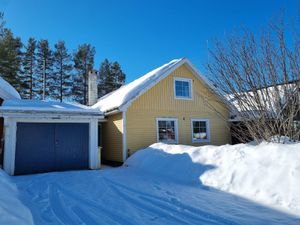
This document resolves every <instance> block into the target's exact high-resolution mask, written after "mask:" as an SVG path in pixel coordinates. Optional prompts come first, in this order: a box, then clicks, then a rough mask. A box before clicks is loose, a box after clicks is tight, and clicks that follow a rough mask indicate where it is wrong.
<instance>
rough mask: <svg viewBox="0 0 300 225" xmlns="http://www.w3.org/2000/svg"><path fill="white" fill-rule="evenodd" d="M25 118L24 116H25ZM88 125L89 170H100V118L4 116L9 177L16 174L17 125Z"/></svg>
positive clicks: (6, 164)
mask: <svg viewBox="0 0 300 225" xmlns="http://www.w3.org/2000/svg"><path fill="white" fill-rule="evenodd" d="M23 116H24V115H23ZM18 122H28V123H88V124H89V168H90V169H99V168H100V158H99V154H98V127H97V125H98V118H74V117H68V118H64V117H60V118H55V119H54V118H49V117H48V118H46V117H45V118H28V117H16V118H12V117H6V116H4V136H5V146H4V161H3V166H4V170H5V171H6V172H7V173H8V174H9V175H14V172H15V155H16V142H17V140H16V133H17V123H18Z"/></svg>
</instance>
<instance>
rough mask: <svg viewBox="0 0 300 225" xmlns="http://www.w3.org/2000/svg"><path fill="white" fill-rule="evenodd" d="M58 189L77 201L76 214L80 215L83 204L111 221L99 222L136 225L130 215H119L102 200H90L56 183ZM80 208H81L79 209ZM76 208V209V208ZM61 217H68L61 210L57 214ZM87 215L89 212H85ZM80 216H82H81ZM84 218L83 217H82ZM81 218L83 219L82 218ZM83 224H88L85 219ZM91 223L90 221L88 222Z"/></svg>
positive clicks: (97, 214) (65, 195) (85, 207)
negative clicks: (107, 207) (104, 204)
mask: <svg viewBox="0 0 300 225" xmlns="http://www.w3.org/2000/svg"><path fill="white" fill-rule="evenodd" d="M56 189H57V190H58V191H60V193H63V196H64V197H67V198H69V199H71V200H72V201H73V202H76V203H77V204H76V205H77V206H78V207H77V208H76V207H75V208H74V207H73V212H74V213H76V216H79V215H78V213H82V212H83V211H82V209H81V207H80V206H82V207H83V208H84V209H88V208H89V209H90V211H94V212H95V211H96V214H95V215H96V216H97V217H100V218H107V219H108V220H109V221H110V222H107V221H99V222H98V224H101V223H103V222H104V223H106V224H120V225H121V224H126V225H127V224H128V225H134V224H133V223H132V222H131V221H132V219H131V218H129V217H125V216H120V215H118V214H117V213H116V212H112V211H110V210H108V209H106V208H105V207H103V206H102V205H101V204H103V203H102V202H96V201H92V200H89V199H87V198H84V197H81V196H80V195H78V194H77V193H76V194H75V193H73V192H72V191H71V190H68V189H66V188H63V187H61V186H59V185H56ZM60 208H61V210H62V211H64V208H62V207H60ZM78 208H80V209H81V210H80V209H78ZM74 209H75V210H74ZM57 215H58V216H59V217H61V218H62V219H64V220H65V219H66V217H65V216H64V214H62V213H61V212H60V213H58V214H57ZM85 215H87V214H85ZM88 216H89V217H91V216H90V215H88ZM79 217H80V216H79ZM81 217H82V214H81ZM82 219H83V218H82ZM82 219H81V220H82ZM84 220H90V221H92V218H87V217H85V218H84ZM65 224H78V222H77V223H74V222H71V223H69V222H67V223H65ZM81 224H86V223H85V221H82V223H81ZM87 224H89V223H87Z"/></svg>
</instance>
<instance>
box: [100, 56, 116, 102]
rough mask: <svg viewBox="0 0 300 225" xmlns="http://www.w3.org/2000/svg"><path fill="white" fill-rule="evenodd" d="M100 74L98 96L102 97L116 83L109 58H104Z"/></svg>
mask: <svg viewBox="0 0 300 225" xmlns="http://www.w3.org/2000/svg"><path fill="white" fill-rule="evenodd" d="M98 76H99V82H98V97H102V96H104V95H106V94H107V93H109V92H110V90H112V89H113V87H112V85H113V83H114V80H113V77H112V75H111V69H110V62H109V61H108V59H104V61H103V62H102V63H101V65H100V69H99V73H98Z"/></svg>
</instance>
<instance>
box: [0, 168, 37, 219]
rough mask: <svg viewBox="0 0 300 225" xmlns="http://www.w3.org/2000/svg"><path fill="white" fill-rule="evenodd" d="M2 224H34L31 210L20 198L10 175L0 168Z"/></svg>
mask: <svg viewBox="0 0 300 225" xmlns="http://www.w3.org/2000/svg"><path fill="white" fill-rule="evenodd" d="M0 193H1V194H0V224H5V225H10V224H11V225H15V224H20V225H22V224H24V225H25V224H26V225H28V224H33V220H32V216H31V213H30V211H29V210H28V209H27V208H26V207H25V206H24V205H23V204H22V203H21V201H20V200H19V199H18V198H19V194H18V190H17V187H16V185H15V184H13V183H12V181H11V180H10V177H9V176H8V175H7V174H6V173H5V172H3V170H1V169H0Z"/></svg>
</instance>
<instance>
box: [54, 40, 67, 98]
mask: <svg viewBox="0 0 300 225" xmlns="http://www.w3.org/2000/svg"><path fill="white" fill-rule="evenodd" d="M54 48H55V50H54V55H53V56H54V57H53V63H54V76H55V79H54V80H53V83H52V87H53V93H54V94H53V97H54V98H55V99H59V100H60V102H62V101H63V99H64V98H65V97H70V95H71V91H72V90H71V85H72V82H71V80H70V79H71V71H72V64H71V55H70V54H69V53H68V50H67V48H66V46H65V42H64V41H59V42H57V43H56V44H55V46H54Z"/></svg>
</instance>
